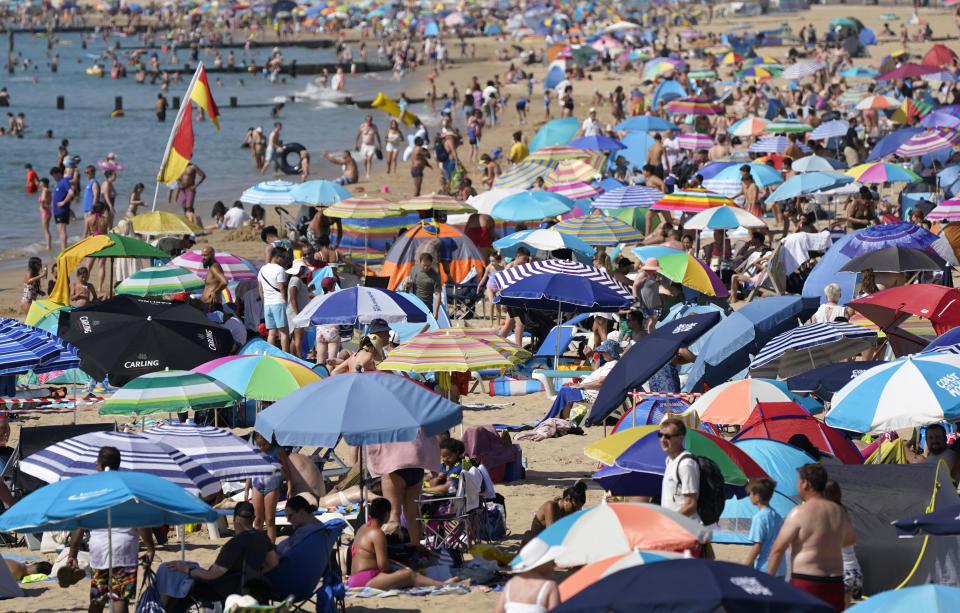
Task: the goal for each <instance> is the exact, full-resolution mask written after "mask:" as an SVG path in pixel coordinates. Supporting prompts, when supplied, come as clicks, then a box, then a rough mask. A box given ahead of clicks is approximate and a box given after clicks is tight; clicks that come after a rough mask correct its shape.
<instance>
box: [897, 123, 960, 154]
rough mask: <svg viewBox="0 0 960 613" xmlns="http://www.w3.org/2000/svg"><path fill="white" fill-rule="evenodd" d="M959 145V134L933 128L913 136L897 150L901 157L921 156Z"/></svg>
mask: <svg viewBox="0 0 960 613" xmlns="http://www.w3.org/2000/svg"><path fill="white" fill-rule="evenodd" d="M957 143H960V134H958V133H957V132H955V131H953V130H949V129H946V128H933V129H930V130H926V131H924V132H921V133H920V134H915V135H914V136H911V137H910V138H909V139H907V141H906V142H904V143H903V144H902V145H900V146H899V147H898V148H897V151H896V153H897V155H900V156H903V157H914V156H922V155H926V154H928V153H933V152H935V151H940V150H941V149H950V148H952V147H954V146H956V145H957Z"/></svg>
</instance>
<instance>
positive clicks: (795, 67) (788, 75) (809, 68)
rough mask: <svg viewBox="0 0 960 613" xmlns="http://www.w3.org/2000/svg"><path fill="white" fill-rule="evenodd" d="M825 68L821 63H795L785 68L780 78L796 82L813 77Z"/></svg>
mask: <svg viewBox="0 0 960 613" xmlns="http://www.w3.org/2000/svg"><path fill="white" fill-rule="evenodd" d="M826 67H827V65H826V64H824V63H823V62H797V63H796V64H791V65H789V66H787V67H786V69H784V71H783V72H781V73H780V76H781V77H782V78H784V79H790V80H797V79H802V78H804V77H809V76H811V75H815V74H817V73H818V72H820V71H821V70H823V69H824V68H826Z"/></svg>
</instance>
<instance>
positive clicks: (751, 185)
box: [734, 167, 763, 219]
mask: <svg viewBox="0 0 960 613" xmlns="http://www.w3.org/2000/svg"><path fill="white" fill-rule="evenodd" d="M738 196H743V208H744V209H746V210H747V211H748V212H749V213H750V214H751V215H756V216H757V217H759V218H761V219H762V218H763V210H762V209H761V208H760V189H759V188H757V184H756V183H755V182H754V180H753V175H751V174H750V171H749V167H748V170H747V172H745V173H742V174H741V175H740V191H739V192H738V193H737V195H736V196H734V199H736V198H737V197H738Z"/></svg>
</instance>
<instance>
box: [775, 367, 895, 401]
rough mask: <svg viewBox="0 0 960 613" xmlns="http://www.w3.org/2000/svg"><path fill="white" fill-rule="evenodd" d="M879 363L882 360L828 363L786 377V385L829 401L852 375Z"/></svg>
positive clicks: (854, 375) (798, 391)
mask: <svg viewBox="0 0 960 613" xmlns="http://www.w3.org/2000/svg"><path fill="white" fill-rule="evenodd" d="M879 364H884V362H883V361H882V360H870V361H868V360H858V361H854V362H840V363H838V364H828V365H827V366H821V367H820V368H815V369H814V370H809V371H807V372H805V373H802V374H799V375H794V376H792V377H790V378H789V379H787V387H788V388H789V389H790V391H791V392H796V393H798V394H814V395H816V396H817V398H822V399H823V400H827V401H829V400H830V399H831V398H833V395H834V394H835V393H837V391H839V390H840V388H842V387H843V386H844V385H846V384H847V383H849V382H850V381H851V380H852V379H853V378H854V377H857V376H858V375H860V374H862V373H863V372H865V371H866V370H868V369H870V368H873V367H874V366H877V365H879Z"/></svg>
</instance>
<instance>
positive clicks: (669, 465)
mask: <svg viewBox="0 0 960 613" xmlns="http://www.w3.org/2000/svg"><path fill="white" fill-rule="evenodd" d="M686 494H698V495H699V494H700V465H699V464H697V460H696V458H694V457H693V454H691V453H690V452H689V451H684V452H683V453H681V454H680V455H678V456H677V457H675V458H674V459H672V460H671V459H670V458H669V457H668V458H667V462H666V469H665V470H664V471H663V485H662V486H661V489H660V506H662V507H663V508H665V509H670V510H672V511H677V512H679V511H680V509H681V508H682V507H683V503H684V496H685V495H686ZM692 518H693V519H695V520H697V521H700V516H699V515H697V514H696V512H694V514H693V516H692Z"/></svg>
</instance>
